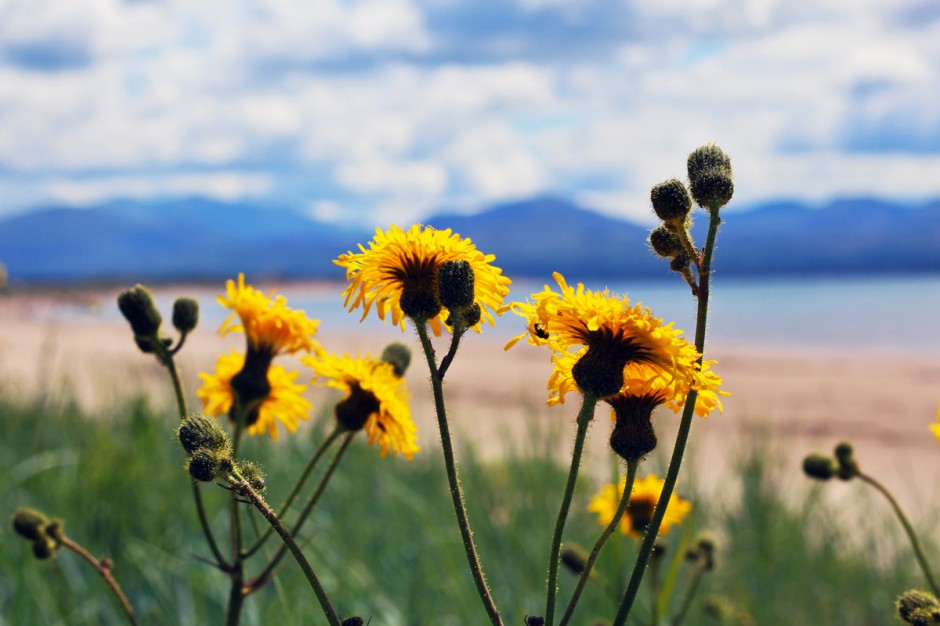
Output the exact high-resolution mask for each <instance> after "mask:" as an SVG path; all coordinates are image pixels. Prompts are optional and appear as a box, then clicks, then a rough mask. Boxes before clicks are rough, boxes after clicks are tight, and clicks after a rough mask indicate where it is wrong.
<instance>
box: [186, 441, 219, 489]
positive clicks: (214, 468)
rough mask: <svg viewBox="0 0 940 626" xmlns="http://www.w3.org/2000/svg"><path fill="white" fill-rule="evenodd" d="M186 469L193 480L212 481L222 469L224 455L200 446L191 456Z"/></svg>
mask: <svg viewBox="0 0 940 626" xmlns="http://www.w3.org/2000/svg"><path fill="white" fill-rule="evenodd" d="M186 469H187V470H188V471H189V475H190V476H191V477H192V478H193V480H198V481H201V482H212V481H213V480H215V477H216V476H217V475H218V474H219V472H220V471H221V470H222V457H221V455H220V454H219V453H218V452H216V451H214V450H209V449H208V448H199V449H198V450H196V451H195V452H193V454H192V456H190V457H189V461H188V462H187V463H186Z"/></svg>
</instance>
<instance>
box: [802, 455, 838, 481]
mask: <svg viewBox="0 0 940 626" xmlns="http://www.w3.org/2000/svg"><path fill="white" fill-rule="evenodd" d="M838 469H839V466H838V465H837V464H836V462H835V461H834V460H833V459H832V457H828V456H826V455H824V454H810V455H808V456H807V457H806V458H805V459H803V473H804V474H806V475H807V476H809V477H810V478H815V479H816V480H829V479H830V478H832V477H833V476H835V475H836V472H837V471H838Z"/></svg>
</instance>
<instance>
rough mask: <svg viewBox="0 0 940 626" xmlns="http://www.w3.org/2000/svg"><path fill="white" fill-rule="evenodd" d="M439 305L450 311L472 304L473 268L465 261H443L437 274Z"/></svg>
mask: <svg viewBox="0 0 940 626" xmlns="http://www.w3.org/2000/svg"><path fill="white" fill-rule="evenodd" d="M437 282H438V289H439V290H440V298H441V304H443V305H444V306H445V307H447V308H448V309H450V310H454V309H458V310H459V309H465V308H467V307H469V306H471V305H472V304H473V299H474V291H473V283H474V280H473V268H472V267H471V266H470V263H468V262H467V261H463V260H461V261H445V262H444V263H442V264H441V267H440V270H439V272H438V279H437Z"/></svg>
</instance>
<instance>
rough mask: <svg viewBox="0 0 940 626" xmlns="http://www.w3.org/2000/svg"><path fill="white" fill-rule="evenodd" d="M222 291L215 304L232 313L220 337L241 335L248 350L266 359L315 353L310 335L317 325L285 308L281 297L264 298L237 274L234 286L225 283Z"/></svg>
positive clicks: (230, 281) (303, 314)
mask: <svg viewBox="0 0 940 626" xmlns="http://www.w3.org/2000/svg"><path fill="white" fill-rule="evenodd" d="M225 292H226V293H225V295H224V296H219V297H218V301H219V304H221V305H222V306H224V307H225V308H227V309H230V310H231V311H232V314H231V315H229V316H228V318H226V320H225V321H224V322H222V326H221V328H219V334H220V335H226V334H228V333H232V332H243V333H245V336H246V337H247V339H248V347H249V350H255V351H258V352H262V353H265V354H267V355H270V356H275V355H278V354H294V353H296V352H299V351H304V352H315V351H316V350H317V349H318V348H319V346H318V344H317V342H316V341H315V340H314V338H313V336H314V335H315V334H316V332H317V327H318V326H319V324H320V322H319V321H317V320H312V319H310V318H308V317H307V314H306V313H304V312H303V311H298V310H295V309H291V308H290V307H288V306H287V300H286V299H285V298H284V296H276V297H275V296H274V295H273V294H271V296H266V295H264V294H263V293H261V292H260V291H258V290H257V289H255V288H254V287H252V286H251V285H246V284H245V275H244V274H239V275H238V283H237V284H236V283H235V281H232V280H229V281H227V282H226V283H225ZM236 318H238V319H237V320H236Z"/></svg>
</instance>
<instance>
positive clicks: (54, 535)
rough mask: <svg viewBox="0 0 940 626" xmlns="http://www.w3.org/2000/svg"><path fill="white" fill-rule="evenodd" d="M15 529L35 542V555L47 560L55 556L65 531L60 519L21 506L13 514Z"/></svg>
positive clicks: (23, 536)
mask: <svg viewBox="0 0 940 626" xmlns="http://www.w3.org/2000/svg"><path fill="white" fill-rule="evenodd" d="M13 530H14V531H15V532H16V534H18V535H19V536H20V537H22V538H23V539H26V540H27V541H31V542H32V543H33V556H35V557H36V558H37V559H39V560H45V559H48V558H50V557H52V556H55V552H56V550H57V549H58V547H59V544H60V543H61V542H62V538H63V537H64V531H63V528H62V522H61V521H60V520H51V521H50V520H49V519H47V518H46V516H45V515H44V514H43V513H42V512H41V511H37V510H36V509H31V508H28V507H23V508H19V509H17V510H16V512H15V513H14V514H13Z"/></svg>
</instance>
